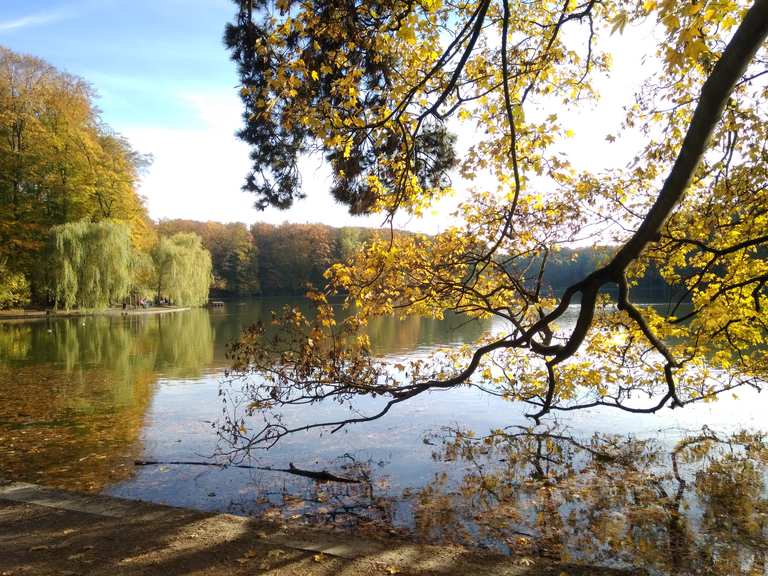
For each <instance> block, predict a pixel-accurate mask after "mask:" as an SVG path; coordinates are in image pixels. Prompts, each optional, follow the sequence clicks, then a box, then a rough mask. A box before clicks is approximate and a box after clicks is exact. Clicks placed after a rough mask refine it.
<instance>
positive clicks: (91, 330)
mask: <svg viewBox="0 0 768 576" xmlns="http://www.w3.org/2000/svg"><path fill="white" fill-rule="evenodd" d="M284 303H285V302H284V301H281V300H259V301H254V302H250V303H240V304H229V305H228V306H227V307H225V308H224V309H223V310H211V311H207V310H193V311H190V312H188V313H181V314H171V315H167V316H163V317H160V316H158V317H132V318H129V319H122V318H119V317H118V318H104V317H102V318H98V317H94V318H87V319H84V320H80V319H77V320H74V319H73V320H51V321H42V322H35V323H22V324H13V325H2V324H0V439H2V440H3V444H4V448H0V474H3V473H5V474H13V475H14V476H15V477H24V479H26V480H33V481H39V482H43V483H46V482H47V483H52V484H60V485H64V486H67V487H76V488H78V487H79V488H86V489H104V490H105V491H106V492H108V493H110V494H114V495H119V496H126V497H131V498H140V499H144V500H151V501H158V502H163V503H168V504H173V505H179V506H191V507H196V508H202V509H206V510H223V511H231V512H236V513H237V512H240V513H248V512H249V511H253V510H256V509H258V507H259V505H260V504H259V503H260V502H261V503H262V504H263V497H264V495H265V494H266V493H273V492H280V491H283V490H287V491H289V492H294V493H297V494H305V495H306V494H308V493H309V492H311V491H312V489H313V488H312V486H313V483H312V482H310V481H308V480H306V479H303V478H297V477H295V476H290V475H286V474H282V473H277V472H268V471H255V470H243V469H235V468H227V469H220V468H216V467H205V466H176V465H172V466H146V467H144V466H139V467H136V468H135V469H132V467H131V465H130V464H131V462H132V461H133V459H135V458H141V459H144V460H158V461H172V460H183V461H186V460H191V461H205V460H206V459H207V457H208V456H210V455H211V454H213V453H214V451H215V450H216V447H217V437H216V432H215V429H214V428H213V427H212V425H211V423H212V422H215V421H216V419H217V418H218V417H219V416H220V415H221V412H222V408H223V405H222V402H221V398H220V397H219V385H220V381H221V379H222V377H223V373H224V370H225V368H226V366H227V361H226V358H225V346H226V344H227V343H228V342H230V341H232V340H233V339H235V338H236V337H237V336H238V334H239V332H240V330H241V329H242V328H244V327H245V326H247V325H248V324H250V323H252V322H253V321H255V320H257V319H260V318H263V319H268V318H269V314H270V312H271V310H273V309H275V308H277V307H279V306H282V305H283V304H284ZM576 310H577V309H576V308H572V309H570V310H569V312H568V314H567V316H566V318H565V319H564V320H563V321H562V322H561V327H567V325H568V322H573V320H574V319H575V313H576ZM501 329H503V326H502V325H501V324H499V323H495V324H494V323H492V322H489V321H485V322H471V323H469V324H465V323H463V321H462V320H461V319H460V318H456V317H453V318H447V319H446V320H443V321H436V320H426V319H418V318H409V319H406V320H404V321H398V320H395V319H393V318H388V319H380V320H376V321H374V322H372V324H371V327H370V333H371V340H372V346H373V348H374V351H375V353H377V354H382V355H388V356H392V357H393V358H409V357H414V356H421V357H423V356H426V355H428V354H429V352H430V351H433V350H435V349H437V348H440V347H445V346H447V345H455V344H458V343H462V342H471V341H474V340H475V339H477V338H478V337H479V336H481V335H482V334H483V333H486V332H489V331H498V330H501ZM738 394H739V399H738V400H737V399H734V398H732V397H731V396H730V395H724V396H723V397H722V398H721V399H720V400H718V401H717V402H714V403H710V404H695V405H692V406H688V407H686V408H684V409H677V410H671V409H668V408H667V409H663V410H661V411H660V412H659V413H657V414H628V413H624V412H620V411H618V410H610V409H605V408H602V409H588V410H582V411H578V412H571V413H567V414H566V413H560V414H556V415H555V418H556V419H557V420H558V421H559V423H560V424H561V425H564V426H566V427H567V428H568V429H569V430H570V431H571V432H572V433H574V434H575V435H577V436H579V437H582V438H588V437H589V436H591V435H592V434H593V433H595V432H598V433H610V434H622V435H627V434H632V435H636V436H638V437H641V438H656V439H658V441H659V442H660V443H662V444H665V445H667V446H670V447H671V446H672V445H673V444H674V442H675V441H676V440H677V439H678V438H680V437H681V436H682V435H683V434H684V433H685V432H689V431H693V432H695V431H698V430H701V428H702V426H703V425H706V426H708V427H709V428H711V429H713V430H716V431H718V432H719V433H727V432H733V431H737V430H739V429H742V428H747V429H753V430H756V429H760V428H762V427H763V426H764V418H765V417H764V414H765V413H766V408H768V406H766V400H765V398H764V395H759V394H757V393H755V392H754V391H751V390H747V389H744V390H739V392H738ZM30 399H32V401H28V400H30ZM41 399H42V401H41ZM355 405H356V408H357V409H358V410H360V411H361V412H363V413H372V412H374V411H375V410H376V409H377V406H380V405H381V402H380V401H377V400H373V399H362V400H360V401H357V402H356V404H355ZM524 412H526V407H523V406H521V405H519V404H514V403H509V402H506V401H503V400H501V399H499V398H496V397H494V396H491V395H487V394H484V393H482V392H480V391H478V390H475V389H468V388H457V389H455V390H450V391H438V392H432V393H428V394H424V395H421V396H418V397H416V398H414V399H412V400H410V401H408V402H405V403H402V404H400V405H397V406H396V407H394V409H393V410H392V412H390V414H388V415H387V416H385V417H384V418H382V419H380V420H377V421H374V422H369V423H365V424H359V425H354V426H351V427H348V428H346V429H343V430H342V431H339V432H337V433H335V434H330V433H329V432H327V431H326V432H323V433H321V432H320V431H317V430H315V431H311V432H306V433H296V434H294V435H292V436H289V437H287V438H285V439H283V440H282V441H281V442H280V443H279V444H278V445H277V446H276V447H274V448H273V449H271V450H270V451H268V452H256V453H255V455H254V456H255V458H254V460H252V461H251V462H250V463H251V464H254V465H261V466H264V465H267V466H272V467H277V468H287V467H288V465H289V463H293V464H295V465H296V466H298V467H300V468H307V469H314V470H319V469H329V470H339V469H340V465H341V464H342V463H344V462H349V461H350V460H349V459H348V458H343V457H344V455H345V454H347V455H349V456H351V457H353V458H355V459H356V460H357V461H358V462H368V461H370V463H371V467H372V475H373V477H374V478H375V479H376V480H377V486H376V489H377V491H378V493H380V494H383V495H391V496H398V495H400V494H402V492H403V490H405V489H410V488H420V487H423V486H426V485H429V484H430V483H431V482H432V481H433V480H434V478H435V475H436V474H439V473H446V474H448V476H449V477H450V478H452V479H453V480H454V481H458V479H460V477H461V476H462V474H463V473H464V472H465V471H466V470H467V469H468V468H467V466H468V464H466V463H446V462H441V461H436V460H435V459H433V458H432V454H433V452H434V451H435V450H436V447H435V446H433V445H429V444H426V443H424V442H423V438H424V435H425V434H426V433H429V432H431V431H437V430H439V429H440V428H442V427H444V426H460V427H463V428H469V429H473V430H475V431H476V432H478V433H484V432H486V431H488V430H489V429H491V428H500V427H504V426H512V425H530V423H531V422H530V420H528V419H526V418H525V417H524ZM348 414H349V411H348V408H347V407H346V406H339V405H338V404H332V403H325V404H318V405H313V406H311V407H309V408H302V409H292V410H291V411H289V412H286V417H287V418H289V421H290V422H291V424H300V423H302V422H304V423H309V422H312V421H317V420H321V419H337V418H339V417H344V416H347V415H348ZM110 426H111V427H112V430H110V429H109V427H110ZM118 430H119V431H120V432H121V433H120V434H116V431H118ZM30 431H33V432H34V431H39V432H40V434H47V436H40V437H38V436H35V435H34V433H36V432H34V433H33V432H30ZM41 437H45V438H48V439H49V440H51V445H50V446H48V447H47V448H42V452H41V454H40V457H39V458H37V459H34V458H31V459H30V458H20V457H19V455H20V454H21V453H22V452H23V451H24V450H27V449H28V448H30V446H28V445H25V444H24V442H28V443H31V442H35V443H37V444H40V438H41ZM25 439H27V440H25ZM57 439H58V440H59V442H58V444H57V442H56V440H57ZM65 440H66V441H65ZM8 446H10V448H9V447H8ZM54 448H55V450H54ZM46 449H48V452H45V450H46ZM3 450H5V453H3V452H2V451H3ZM97 458H98V460H96V459H97ZM340 458H341V459H340ZM93 462H102V463H103V466H104V467H105V468H106V469H105V470H101V471H99V470H98V469H97V468H94V465H92V464H91V463H93ZM25 466H26V468H25ZM120 466H122V467H123V469H124V471H123V472H121V473H116V472H115V471H116V470H118V469H119V467H120ZM32 467H35V469H32ZM4 468H5V469H4ZM95 469H96V470H97V472H98V474H96V473H95V472H94V473H91V472H93V470H95ZM86 471H88V474H90V476H93V477H90V476H89V481H88V482H87V483H86V482H83V483H82V485H78V483H77V480H78V478H79V477H80V476H85V475H87V474H86ZM385 481H386V482H385ZM340 490H342V491H343V490H344V488H343V487H342V488H340ZM395 512H396V513H395V518H394V521H395V523H396V524H404V523H406V524H407V523H409V522H410V520H411V517H410V511H409V508H408V507H407V506H403V505H402V504H399V505H398V504H395ZM694 515H695V510H694Z"/></svg>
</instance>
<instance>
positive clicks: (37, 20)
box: [0, 10, 67, 32]
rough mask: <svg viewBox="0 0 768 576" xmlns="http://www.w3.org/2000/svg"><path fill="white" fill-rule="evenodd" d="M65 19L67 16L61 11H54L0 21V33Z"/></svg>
mask: <svg viewBox="0 0 768 576" xmlns="http://www.w3.org/2000/svg"><path fill="white" fill-rule="evenodd" d="M66 17H67V14H66V13H65V12H64V11H62V10H55V11H52V12H46V13H40V14H30V15H29V16H22V17H21V18H16V19H13V20H4V21H0V32H10V31H12V30H19V29H21V28H29V27H31V26H43V25H45V24H50V23H52V22H58V21H59V20H63V19H64V18H66Z"/></svg>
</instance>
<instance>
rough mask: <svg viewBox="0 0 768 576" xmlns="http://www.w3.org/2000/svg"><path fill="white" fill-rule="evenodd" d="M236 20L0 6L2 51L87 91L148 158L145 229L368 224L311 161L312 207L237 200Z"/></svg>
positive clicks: (203, 12)
mask: <svg viewBox="0 0 768 576" xmlns="http://www.w3.org/2000/svg"><path fill="white" fill-rule="evenodd" d="M235 9H236V6H235V4H234V3H232V2H231V0H122V1H118V0H0V45H3V46H6V47H7V48H10V49H11V50H14V51H17V52H23V53H27V54H32V55H34V56H38V57H41V58H43V59H44V60H46V61H48V62H49V63H51V64H53V65H54V66H56V67H57V68H59V69H60V70H64V71H67V72H69V73H72V74H75V75H77V76H81V77H83V78H85V79H86V80H88V81H89V82H90V83H91V84H92V85H93V86H94V88H95V89H96V91H97V93H98V95H99V99H98V101H97V105H98V106H99V108H100V109H101V110H102V118H103V120H104V121H106V122H107V123H108V124H109V125H110V126H112V127H113V128H114V129H116V130H117V131H118V132H120V133H122V134H123V135H125V136H126V137H127V138H128V139H129V140H130V141H131V143H132V144H133V146H134V147H135V148H136V149H138V150H139V151H141V152H143V153H151V154H152V155H153V157H154V163H153V165H152V166H151V168H150V169H149V170H148V172H147V173H146V174H145V175H144V177H143V181H142V185H141V193H142V195H144V196H145V198H146V200H147V206H148V208H149V211H150V215H151V216H152V217H153V218H171V217H182V218H195V219H199V220H208V219H211V220H221V221H245V222H254V221H270V222H275V223H279V222H282V221H284V220H288V221H294V222H316V221H321V222H326V223H329V224H334V225H343V224H351V223H353V224H358V225H368V224H371V225H377V224H378V223H379V220H378V219H359V218H357V219H353V218H352V217H350V216H349V215H347V214H346V211H345V210H344V209H343V208H342V207H341V206H338V205H336V204H335V203H334V202H333V200H332V199H331V197H330V195H329V194H328V192H327V190H328V188H329V180H328V178H329V175H328V171H327V169H326V168H325V167H324V166H323V165H322V162H321V161H320V160H319V159H307V160H306V161H305V162H304V166H303V169H302V172H303V173H304V177H305V182H307V183H311V188H312V189H311V190H308V192H310V198H309V199H308V200H307V201H305V202H302V203H299V204H298V205H297V206H296V207H295V208H293V209H292V210H290V211H287V212H281V211H277V210H268V211H266V212H258V211H256V210H254V209H253V208H252V203H253V199H252V198H251V197H250V196H249V195H248V194H246V193H243V192H241V191H240V185H241V184H242V181H243V178H244V176H245V174H246V173H247V170H248V166H249V162H248V149H247V147H246V146H245V145H244V144H243V143H241V142H238V141H237V139H236V138H235V136H234V133H235V131H236V130H237V129H238V127H239V125H240V122H241V120H240V102H239V99H238V97H237V83H238V79H237V74H236V70H235V66H234V64H233V63H232V62H230V60H229V56H228V53H227V51H226V50H225V49H224V46H223V43H222V40H221V38H222V34H223V30H224V25H225V24H226V22H227V21H230V20H231V19H232V18H233V16H234V14H235Z"/></svg>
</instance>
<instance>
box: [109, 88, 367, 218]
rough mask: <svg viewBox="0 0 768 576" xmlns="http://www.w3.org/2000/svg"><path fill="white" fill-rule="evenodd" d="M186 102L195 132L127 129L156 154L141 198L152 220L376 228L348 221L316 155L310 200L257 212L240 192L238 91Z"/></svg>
mask: <svg viewBox="0 0 768 576" xmlns="http://www.w3.org/2000/svg"><path fill="white" fill-rule="evenodd" d="M179 100H180V105H188V106H190V107H192V109H193V110H194V111H195V112H196V114H197V116H198V118H199V120H200V121H201V122H202V124H203V127H201V128H196V129H175V128H154V127H141V126H129V127H121V132H122V133H123V134H124V135H125V136H126V137H127V138H128V139H129V140H130V141H131V143H132V145H133V146H134V147H135V148H136V149H137V150H139V151H140V152H142V153H150V154H152V155H153V156H154V162H153V164H152V166H151V167H150V168H149V170H148V172H147V174H145V176H144V178H143V181H142V184H141V188H140V193H141V194H142V195H143V196H145V197H146V199H147V207H148V209H149V213H150V216H151V217H152V218H155V219H159V218H189V219H195V220H219V221H222V222H233V221H240V222H246V223H252V222H256V221H262V222H272V223H275V224H278V223H281V222H283V221H289V222H323V223H326V224H331V225H333V226H344V225H356V226H378V225H379V224H380V223H381V222H380V220H381V219H380V218H372V217H368V218H360V217H352V216H350V215H349V214H348V213H347V211H346V208H345V207H343V206H341V205H339V204H337V203H336V202H335V201H334V200H333V198H332V197H331V195H330V193H329V191H328V190H329V188H330V173H329V171H328V169H327V167H326V166H324V165H323V163H322V161H321V160H320V159H318V158H308V159H305V160H304V161H303V162H302V163H301V172H302V175H303V178H304V189H305V191H306V192H307V198H306V199H305V200H302V201H298V202H296V204H295V206H294V207H293V208H291V209H290V210H287V211H280V210H276V209H268V210H266V211H264V212H260V211H258V210H256V209H254V208H253V201H254V199H255V198H254V196H252V195H251V194H248V193H246V192H243V191H241V190H240V187H241V185H242V184H243V181H244V178H245V176H246V174H247V173H248V169H249V166H250V160H249V158H248V146H247V145H246V144H245V143H243V142H241V141H240V140H238V139H237V138H236V136H235V131H236V130H237V129H238V128H239V126H240V124H241V119H240V110H241V104H240V101H239V99H238V98H237V97H236V96H235V95H234V94H228V93H226V92H207V93H195V94H185V95H181V96H180V98H179Z"/></svg>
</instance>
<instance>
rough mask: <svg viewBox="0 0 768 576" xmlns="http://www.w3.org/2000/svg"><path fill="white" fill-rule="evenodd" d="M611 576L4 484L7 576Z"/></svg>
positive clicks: (1, 537)
mask: <svg viewBox="0 0 768 576" xmlns="http://www.w3.org/2000/svg"><path fill="white" fill-rule="evenodd" d="M133 574H135V575H158V576H159V575H162V576H175V575H180V574H185V575H186V574H193V575H202V574H205V575H211V576H225V575H226V576H240V575H246V574H247V575H249V576H250V575H254V574H261V575H265V576H278V575H279V576H294V575H295V576H299V575H302V576H305V575H306V576H359V575H364V576H375V575H378V574H381V575H383V576H391V575H393V574H400V575H402V576H408V575H414V576H415V575H419V576H427V575H430V576H431V575H446V576H458V575H465V574H482V575H488V576H502V575H505V576H512V575H514V576H545V575H546V576H563V575H567V576H586V575H594V576H603V575H604V576H607V575H609V574H627V573H626V572H616V571H612V570H596V569H594V568H590V567H578V566H564V565H559V564H558V565H556V564H541V563H537V564H529V563H528V562H526V561H524V559H519V560H517V561H515V559H511V558H508V557H502V556H492V555H480V554H478V553H473V552H471V551H469V550H466V549H464V548H459V547H444V546H420V545H414V544H410V543H407V542H400V541H385V540H381V541H375V540H362V539H356V538H352V537H350V536H349V535H343V534H334V533H329V532H319V531H310V530H291V531H287V530H285V529H278V528H276V527H274V526H271V525H266V524H259V523H256V522H253V521H251V520H249V519H247V518H241V517H238V516H231V515H227V514H206V513H202V512H195V511H190V510H183V509H179V508H170V507H166V506H158V505H154V504H148V503H142V502H132V501H128V500H121V499H116V498H109V497H105V496H91V495H83V494H75V493H71V492H64V491H61V490H53V489H46V488H41V487H38V486H35V485H31V484H23V483H5V484H0V576H43V575H45V576H85V575H88V576H91V575H93V576H101V575H104V576H116V575H133Z"/></svg>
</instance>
